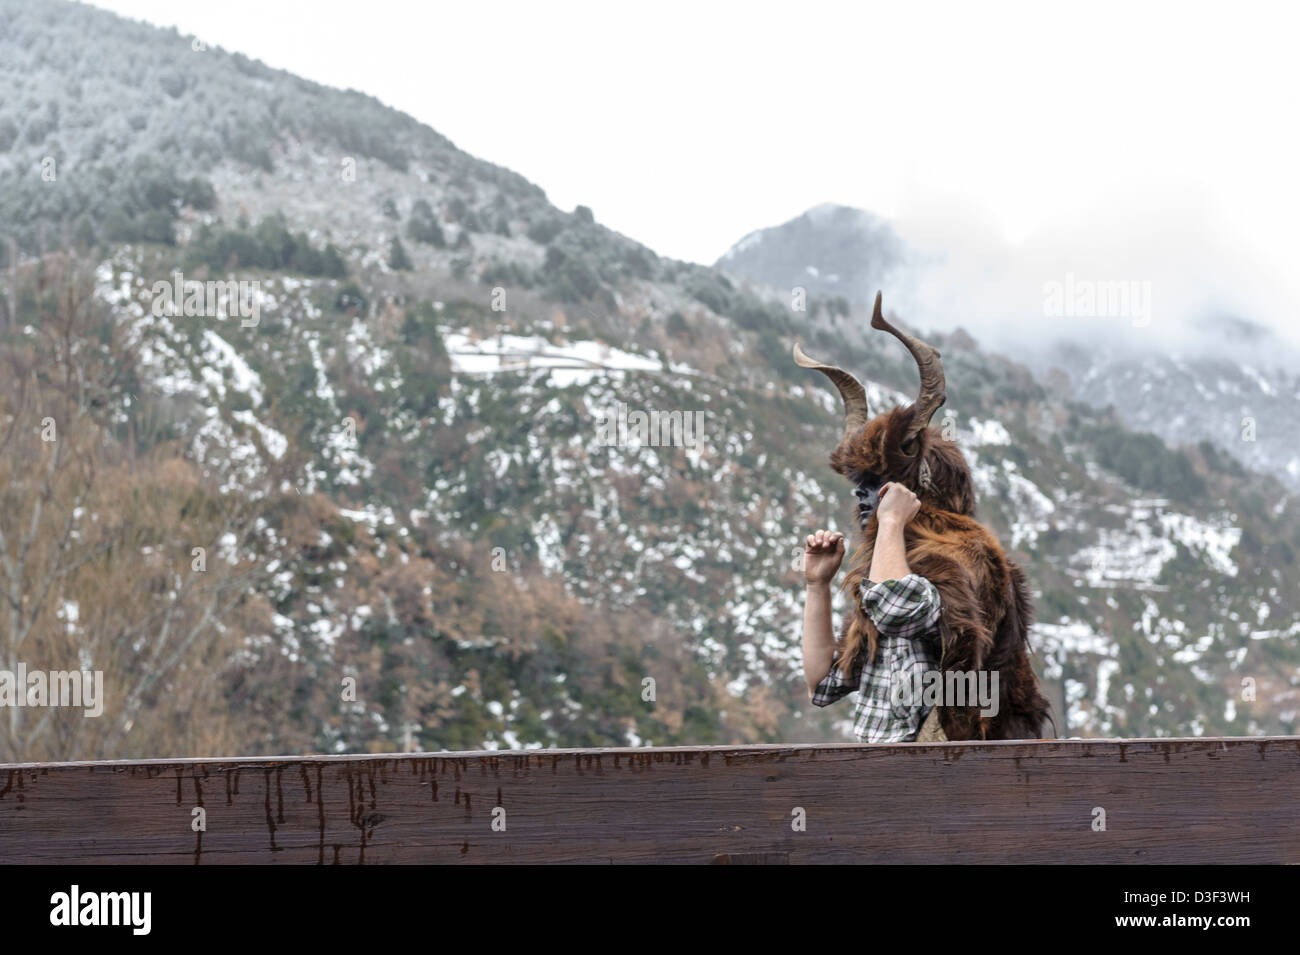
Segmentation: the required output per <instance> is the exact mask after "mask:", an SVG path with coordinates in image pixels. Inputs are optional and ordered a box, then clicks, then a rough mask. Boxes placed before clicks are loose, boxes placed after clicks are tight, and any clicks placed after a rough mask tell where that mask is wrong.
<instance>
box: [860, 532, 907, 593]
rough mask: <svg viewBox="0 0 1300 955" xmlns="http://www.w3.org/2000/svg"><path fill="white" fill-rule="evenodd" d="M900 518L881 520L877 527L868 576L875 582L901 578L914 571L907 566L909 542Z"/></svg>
mask: <svg viewBox="0 0 1300 955" xmlns="http://www.w3.org/2000/svg"><path fill="white" fill-rule="evenodd" d="M905 526H906V525H905V524H904V523H903V522H902V521H899V520H881V521H880V523H879V524H878V525H877V527H876V545H875V547H874V548H873V549H872V551H871V570H870V571H869V572H868V577H869V579H870V580H871V581H872V582H873V583H880V581H882V580H901V579H902V578H904V577H906V576H907V575H908V574H910V573H911V572H912V570H911V568H910V567H908V566H907V544H906V542H905V541H904V540H903V528H904V527H905Z"/></svg>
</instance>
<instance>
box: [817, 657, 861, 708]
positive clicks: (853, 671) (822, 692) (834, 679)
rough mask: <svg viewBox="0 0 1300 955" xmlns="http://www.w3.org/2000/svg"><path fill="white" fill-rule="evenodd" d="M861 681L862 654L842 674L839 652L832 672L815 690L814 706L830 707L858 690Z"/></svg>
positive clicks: (832, 664)
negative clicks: (847, 670)
mask: <svg viewBox="0 0 1300 955" xmlns="http://www.w3.org/2000/svg"><path fill="white" fill-rule="evenodd" d="M861 681H862V654H858V657H857V660H856V662H855V663H854V665H853V666H852V667H850V668H849V672H848V673H847V674H845V673H841V672H840V654H839V651H838V650H837V651H836V652H835V659H834V660H832V661H831V672H830V673H827V674H826V675H825V676H824V677H822V681H821V682H820V683H818V684H817V689H815V690H813V697H812V702H813V706H829V705H830V704H832V703H834V702H835V701H836V700H838V699H842V698H843V697H846V696H848V695H849V694H850V693H852V692H853V691H854V690H856V689H858V684H859V683H860V682H861Z"/></svg>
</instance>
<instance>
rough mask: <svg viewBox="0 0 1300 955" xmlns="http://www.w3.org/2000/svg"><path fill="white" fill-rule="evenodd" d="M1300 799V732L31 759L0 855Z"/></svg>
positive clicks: (936, 839)
mask: <svg viewBox="0 0 1300 955" xmlns="http://www.w3.org/2000/svg"><path fill="white" fill-rule="evenodd" d="M1298 793H1300V738H1245V739H1240V738H1239V739H1160V740H1122V741H1121V740H1053V741H1041V742H998V743H940V744H920V743H911V744H901V745H887V746H860V745H814V746H805V745H799V746H740V747H734V746H706V747H668V748H647V749H589V750H530V751H521V750H515V751H497V752H478V753H438V754H405V755H385V756H304V757H277V758H265V759H180V760H141V761H127V762H97V763H51V764H12V765H0V862H4V863H16V862H40V863H78V862H96V863H172V864H176V863H194V864H204V865H210V864H214V863H274V864H279V865H286V864H325V865H332V864H338V863H344V864H354V863H427V862H438V863H503V862H505V863H508V862H533V863H536V862H548V863H550V862H561V863H563V862H569V863H573V862H587V863H610V862H677V863H715V864H717V863H722V864H732V865H734V864H758V863H768V864H770V863H810V862H865V863H889V862H997V863H1003V862H1027V863H1041V862H1087V863H1097V862H1104V863H1116V862H1121V863H1122V862H1141V863H1226V862H1238V863H1300V826H1297V825H1296V824H1295V818H1296V817H1295V813H1296V798H1297V794H1298ZM196 808H201V809H203V810H204V813H205V814H206V827H207V828H206V831H204V832H195V831H193V829H192V828H191V824H192V820H193V819H194V818H195V814H194V812H193V810H195V809H196ZM1098 810H1101V811H1104V814H1105V816H1104V821H1105V829H1104V831H1100V830H1098V829H1094V825H1095V820H1099V819H1100V818H1101V817H1100V815H1099V813H1098ZM800 815H802V817H803V818H804V819H805V824H806V828H805V830H804V831H796V828H795V826H794V825H793V824H794V823H795V821H796V820H797V819H798V818H799V817H800ZM494 818H495V820H496V824H497V830H494V828H493V824H494ZM502 826H504V829H501V827H502ZM498 830H499V831H498Z"/></svg>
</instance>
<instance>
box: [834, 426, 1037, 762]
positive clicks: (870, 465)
mask: <svg viewBox="0 0 1300 955" xmlns="http://www.w3.org/2000/svg"><path fill="white" fill-rule="evenodd" d="M913 414H914V411H913V408H912V407H910V406H909V407H907V408H895V409H894V410H892V411H889V412H886V413H885V414H882V415H879V416H878V417H876V418H874V419H872V420H871V421H868V422H867V424H866V425H864V426H863V428H862V429H861V430H860V431H858V432H857V433H856V434H849V435H845V437H844V439H843V440H841V442H840V444H839V446H838V447H836V448H835V450H834V451H833V452H832V453H831V467H832V468H833V469H834V470H836V471H837V472H839V473H840V474H843V475H844V476H846V477H849V476H850V475H851V474H852V473H853V472H855V471H863V472H870V473H873V474H877V475H880V476H881V477H882V478H884V480H886V481H897V482H899V483H901V484H904V485H906V486H907V487H908V488H910V489H911V490H912V492H913V493H915V494H916V495H917V497H918V499H919V500H920V503H921V508H920V510H919V511H918V513H917V515H916V517H914V518H913V519H912V521H911V523H909V524H908V526H907V529H906V531H905V532H904V539H905V542H906V545H907V563H908V566H909V567H910V568H911V570H912V572H913V573H916V574H919V575H920V576H922V577H924V578H926V579H927V580H929V581H930V582H931V583H932V584H934V586H935V588H936V589H937V590H938V591H939V596H940V598H941V600H942V603H943V609H942V613H941V621H940V634H941V639H942V648H941V657H940V664H939V667H940V669H941V670H943V671H944V672H945V673H947V672H948V671H975V670H990V671H995V672H997V673H998V680H999V696H1000V698H999V704H998V705H999V708H998V713H997V715H996V716H993V717H987V718H985V717H981V716H980V715H979V707H978V706H967V707H953V706H945V707H941V708H940V713H939V719H940V722H941V723H942V725H943V729H944V732H945V733H946V734H947V736H948V738H949V739H950V740H969V739H1037V738H1039V737H1040V736H1041V734H1042V731H1043V724H1044V721H1045V720H1046V719H1048V718H1049V717H1048V712H1049V709H1050V707H1049V704H1048V701H1047V699H1046V697H1044V696H1043V694H1042V692H1041V691H1040V689H1039V686H1038V679H1037V677H1036V676H1035V674H1034V669H1033V666H1032V664H1031V663H1030V660H1029V640H1028V634H1029V625H1030V622H1031V617H1032V606H1031V602H1030V597H1029V593H1028V588H1027V586H1026V582H1025V577H1024V574H1023V573H1021V571H1020V568H1019V567H1017V566H1016V565H1015V564H1014V563H1012V562H1011V561H1010V560H1009V559H1008V558H1007V556H1006V554H1005V553H1003V551H1002V547H1001V545H1000V544H999V543H998V541H997V539H996V538H995V537H994V536H993V535H992V534H991V533H990V532H989V531H988V529H987V528H985V527H984V526H983V525H981V524H980V523H979V522H978V521H976V520H975V516H974V515H975V490H974V485H973V484H972V482H971V476H970V469H969V468H968V467H967V465H966V459H965V458H964V457H963V456H962V453H961V451H960V449H958V447H957V446H956V445H955V444H953V443H952V442H951V441H948V440H945V439H944V438H943V437H942V436H941V435H940V434H939V432H938V431H937V430H936V429H934V428H927V429H926V430H925V431H923V432H921V435H920V439H919V445H918V447H917V449H916V453H915V454H913V455H911V456H909V455H906V454H904V453H903V451H902V450H901V447H900V446H901V443H902V437H903V435H904V434H905V433H906V430H907V427H908V425H909V424H910V423H911V421H912V416H913ZM922 461H924V462H926V463H927V464H928V465H929V469H930V483H929V486H928V487H922V486H921V481H920V477H921V468H920V466H921V462H922ZM875 536H876V518H875V517H874V516H873V517H872V518H871V520H870V521H869V522H868V523H867V526H866V529H865V531H864V532H863V533H862V539H861V542H860V545H859V547H858V548H857V550H856V551H855V552H854V554H853V556H852V558H851V567H850V569H849V571H848V574H847V577H846V579H845V582H844V587H845V589H846V590H847V591H848V592H849V593H850V594H852V595H854V596H855V597H856V595H857V593H858V586H859V585H860V584H861V583H862V582H863V581H864V580H866V578H867V572H868V570H869V569H870V567H871V555H872V550H873V546H874V542H875ZM853 603H854V612H853V614H852V615H851V616H850V618H849V619H848V620H847V621H846V622H845V625H844V628H843V632H842V634H841V648H842V653H841V657H842V659H844V660H851V659H853V657H854V655H856V654H858V653H862V652H864V651H865V652H866V653H867V655H868V659H874V658H875V655H876V641H877V634H876V629H875V625H874V624H872V622H871V620H870V618H869V617H867V615H866V614H865V613H864V612H863V611H862V607H861V604H860V603H859V602H858V601H857V600H856V599H855V600H854V602H853ZM864 638H865V643H866V646H865V647H864V646H863V642H864ZM844 669H845V670H847V669H848V668H847V667H844Z"/></svg>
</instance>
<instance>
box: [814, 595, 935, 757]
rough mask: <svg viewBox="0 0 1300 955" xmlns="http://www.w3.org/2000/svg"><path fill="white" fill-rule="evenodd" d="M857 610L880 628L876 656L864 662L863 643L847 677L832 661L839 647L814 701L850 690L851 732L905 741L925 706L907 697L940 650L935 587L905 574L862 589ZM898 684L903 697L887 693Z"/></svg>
mask: <svg viewBox="0 0 1300 955" xmlns="http://www.w3.org/2000/svg"><path fill="white" fill-rule="evenodd" d="M862 610H863V612H864V613H866V615H867V616H868V617H870V618H871V621H872V623H874V624H875V625H876V630H877V631H879V633H880V640H879V644H878V649H877V652H876V659H875V660H874V661H872V662H871V663H864V660H863V658H864V657H865V656H866V648H865V646H864V647H863V650H862V652H860V653H859V654H858V656H857V659H855V660H854V662H853V666H852V667H851V668H850V671H849V673H848V675H847V676H845V675H844V674H843V673H841V672H840V670H839V667H838V666H837V665H836V664H837V663H838V662H839V651H838V650H837V651H836V653H835V657H834V659H833V660H832V661H831V671H830V672H829V673H827V674H826V676H825V677H824V678H823V679H822V681H821V682H820V683H818V684H817V689H816V691H815V692H814V693H813V698H812V702H813V704H814V705H815V706H827V705H828V704H830V703H834V702H835V701H836V700H838V699H840V698H841V697H843V696H847V695H848V694H850V693H852V692H853V691H854V690H857V691H858V702H857V706H856V707H855V708H854V710H853V732H854V734H855V735H856V736H857V737H858V739H860V740H862V741H863V742H864V743H908V742H911V741H912V740H914V739H916V734H917V733H918V732H919V731H920V729H921V724H922V723H924V722H925V718H926V717H927V716H928V715H929V714H930V707H928V706H921V705H912V704H910V703H908V702H906V701H907V700H908V699H909V698H910V696H911V690H912V688H913V687H915V686H919V685H920V681H921V677H922V675H923V674H924V673H925V672H926V671H927V670H934V669H936V661H937V659H938V650H939V610H940V604H939V591H938V590H936V589H935V587H934V584H932V583H930V582H929V581H928V580H926V579H925V578H924V577H920V576H918V575H916V574H908V575H907V576H906V577H903V578H902V579H901V580H885V581H881V582H880V583H878V584H870V585H868V586H867V587H865V588H864V589H863V590H862ZM896 683H897V684H901V685H900V687H899V690H898V694H899V696H900V698H901V700H902V701H904V702H901V703H895V702H894V701H893V699H892V698H891V696H892V694H891V690H892V688H893V686H894V684H896Z"/></svg>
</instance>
